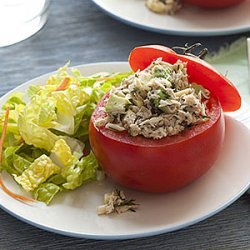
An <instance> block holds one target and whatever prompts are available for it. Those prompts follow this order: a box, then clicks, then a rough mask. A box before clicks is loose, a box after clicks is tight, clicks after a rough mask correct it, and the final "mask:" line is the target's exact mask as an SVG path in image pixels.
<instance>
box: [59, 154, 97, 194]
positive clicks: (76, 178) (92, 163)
mask: <svg viewBox="0 0 250 250" xmlns="http://www.w3.org/2000/svg"><path fill="white" fill-rule="evenodd" d="M97 171H98V162H97V160H96V158H95V156H94V154H93V153H92V152H91V153H90V154H89V155H87V156H85V157H83V158H82V159H81V160H80V161H79V162H78V163H77V164H76V165H73V166H70V167H66V168H63V169H62V176H63V177H64V178H65V179H66V183H64V184H63V185H62V186H63V187H64V188H65V189H75V188H77V187H79V186H81V185H83V184H84V183H86V182H89V181H91V180H96V178H97Z"/></svg>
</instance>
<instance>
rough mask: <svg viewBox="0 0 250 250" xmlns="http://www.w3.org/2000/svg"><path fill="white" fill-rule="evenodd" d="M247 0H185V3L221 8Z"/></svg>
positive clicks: (208, 7)
mask: <svg viewBox="0 0 250 250" xmlns="http://www.w3.org/2000/svg"><path fill="white" fill-rule="evenodd" d="M244 1H245V0H207V1H206V0H183V1H182V2H183V3H184V4H190V5H195V6H198V7H201V8H207V9H221V8H227V7H231V6H234V5H238V4H240V3H242V2H244Z"/></svg>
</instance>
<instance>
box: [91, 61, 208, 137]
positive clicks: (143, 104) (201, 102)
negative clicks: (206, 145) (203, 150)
mask: <svg viewBox="0 0 250 250" xmlns="http://www.w3.org/2000/svg"><path fill="white" fill-rule="evenodd" d="M209 98H210V92H209V91H208V90H206V89H204V88H203V87H202V86H200V85H197V84H195V83H192V84H191V83H189V81H188V75H187V68H186V63H183V62H181V61H177V62H176V63H175V64H173V65H172V64H169V63H167V62H164V61H162V60H161V58H159V59H157V60H156V61H154V62H153V63H152V64H151V65H150V66H149V67H147V68H146V69H145V70H142V71H138V72H136V73H135V74H133V75H130V76H129V77H127V78H125V79H124V80H123V81H122V83H121V85H120V86H119V87H116V88H113V89H112V90H111V91H110V95H109V97H108V98H107V99H106V100H105V105H104V108H103V109H104V111H105V114H106V115H105V117H102V118H99V119H98V120H96V122H95V126H96V127H103V126H105V127H106V128H108V129H111V130H115V131H128V133H129V134H130V135H131V136H138V135H142V136H144V137H146V138H152V139H161V138H163V137H166V136H173V135H176V134H178V133H180V132H181V131H183V130H184V129H186V128H188V127H191V126H194V125H196V124H199V123H202V122H205V121H207V120H208V119H209V117H208V115H207V102H208V100H209Z"/></svg>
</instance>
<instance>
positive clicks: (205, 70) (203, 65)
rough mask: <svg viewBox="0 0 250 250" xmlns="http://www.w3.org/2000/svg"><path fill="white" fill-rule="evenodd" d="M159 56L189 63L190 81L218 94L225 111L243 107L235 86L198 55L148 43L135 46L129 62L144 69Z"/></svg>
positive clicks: (134, 69) (169, 61)
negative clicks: (177, 51) (189, 54)
mask: <svg viewBox="0 0 250 250" xmlns="http://www.w3.org/2000/svg"><path fill="white" fill-rule="evenodd" d="M157 58H162V60H163V61H165V62H168V63H171V64H174V63H176V62H177V61H178V60H181V61H182V62H186V63H187V73H188V77H189V82H191V83H192V82H194V83H197V84H200V85H202V86H203V87H204V88H206V89H208V90H209V91H210V92H211V93H213V94H214V95H215V96H217V98H218V100H219V102H220V104H221V107H222V109H223V111H225V112H232V111H235V110H238V109H239V108H240V107H241V97H240V94H239V92H238V90H237V89H236V88H235V86H234V85H233V84H232V83H231V82H230V81H229V80H228V79H227V78H226V77H225V76H223V75H222V74H220V73H219V72H218V71H217V70H216V69H214V68H213V67H212V66H211V65H210V64H208V63H207V62H205V61H204V60H201V59H200V58H198V57H192V56H186V55H179V54H177V53H176V52H174V51H173V50H172V49H170V48H167V47H164V46H161V45H146V46H141V47H136V48H134V49H133V50H132V51H131V53H130V55H129V64H130V66H131V68H132V70H133V71H134V72H136V71H137V70H144V69H145V68H146V67H148V66H149V65H150V64H151V63H152V62H153V61H154V60H156V59H157Z"/></svg>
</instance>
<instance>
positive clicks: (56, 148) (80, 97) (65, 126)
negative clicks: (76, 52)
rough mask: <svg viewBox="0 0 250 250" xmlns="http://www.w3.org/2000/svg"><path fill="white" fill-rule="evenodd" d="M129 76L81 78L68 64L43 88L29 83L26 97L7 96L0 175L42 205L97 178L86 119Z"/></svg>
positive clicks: (1, 120) (0, 120) (1, 123)
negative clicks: (103, 97)
mask: <svg viewBox="0 0 250 250" xmlns="http://www.w3.org/2000/svg"><path fill="white" fill-rule="evenodd" d="M130 74H131V73H130V72H127V73H114V74H108V73H100V74H96V75H93V76H91V77H84V76H82V75H81V74H80V72H79V71H78V70H77V69H71V68H69V67H68V64H67V65H65V66H64V67H62V68H60V69H58V71H57V73H56V74H55V75H52V76H51V77H49V79H48V80H47V83H46V84H45V85H31V86H29V88H28V90H27V92H26V93H14V94H12V95H11V96H9V98H8V100H7V102H6V103H5V104H4V105H3V107H2V111H1V115H0V133H1V135H2V139H3V137H4V140H1V141H2V145H1V147H2V154H1V157H2V158H1V165H0V171H1V172H2V171H7V172H8V173H9V174H10V175H11V176H12V177H13V179H14V180H15V181H16V183H18V184H19V185H20V186H21V187H22V188H23V189H24V190H25V191H27V192H30V193H32V196H33V198H34V199H36V200H38V201H42V202H45V203H46V204H49V203H50V202H51V200H52V199H53V198H54V196H55V195H56V194H57V193H59V192H61V191H67V190H73V189H75V188H77V187H79V186H82V185H83V184H85V183H87V182H89V181H93V180H98V179H101V178H102V176H103V173H102V171H101V169H100V168H99V166H98V162H97V160H96V158H95V156H94V154H93V152H92V151H91V149H90V147H89V142H88V133H89V132H88V127H89V120H90V117H91V114H92V112H93V111H94V109H95V107H96V104H97V103H98V101H99V100H100V99H101V98H102V96H103V95H104V94H105V93H106V92H107V91H109V90H110V89H111V87H112V86H117V85H119V84H120V82H121V81H122V79H124V78H125V77H127V76H128V75H130ZM7 111H8V114H9V115H8V119H7V121H6V113H7ZM6 122H7V130H6V133H4V130H5V128H6V127H4V123H6ZM3 134H4V136H3Z"/></svg>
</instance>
